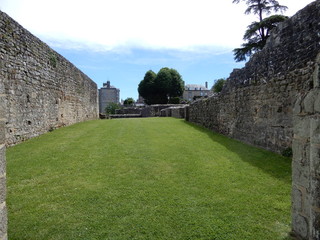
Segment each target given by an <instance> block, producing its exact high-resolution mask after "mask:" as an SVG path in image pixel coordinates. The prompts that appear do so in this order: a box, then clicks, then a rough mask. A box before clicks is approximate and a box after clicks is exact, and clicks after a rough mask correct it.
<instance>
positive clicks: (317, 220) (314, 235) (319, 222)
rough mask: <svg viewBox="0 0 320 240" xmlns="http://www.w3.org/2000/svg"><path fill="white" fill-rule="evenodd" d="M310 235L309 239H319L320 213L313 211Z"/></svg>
mask: <svg viewBox="0 0 320 240" xmlns="http://www.w3.org/2000/svg"><path fill="white" fill-rule="evenodd" d="M311 224H312V226H314V227H312V228H311V237H310V239H320V214H319V213H315V215H314V216H313V219H312V223H311Z"/></svg>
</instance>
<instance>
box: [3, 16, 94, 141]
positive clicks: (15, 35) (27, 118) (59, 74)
mask: <svg viewBox="0 0 320 240" xmlns="http://www.w3.org/2000/svg"><path fill="white" fill-rule="evenodd" d="M0 59H1V61H0V89H1V90H2V91H3V94H5V95H6V97H5V101H6V105H7V109H6V115H5V118H6V144H8V145H11V144H15V143H18V142H21V141H24V140H25V139H28V138H31V137H34V136H37V135H40V134H42V133H45V132H47V131H50V130H52V129H55V128H58V127H61V126H65V125H70V124H73V123H76V122H80V121H85V120H90V119H96V118H98V103H97V85H96V84H95V83H94V82H93V81H92V80H91V79H90V78H89V77H87V76H86V75H85V74H84V73H82V72H81V71H80V70H78V69H77V68H76V67H75V66H74V65H73V64H71V63H70V62H69V61H68V60H66V59H65V58H64V57H62V56H61V55H59V54H58V53H56V52H55V51H53V50H52V49H51V48H50V47H48V46H47V45H46V44H45V43H43V42H42V41H40V40H39V39H38V38H36V37H35V36H33V35H32V34H31V33H29V32H28V31H27V30H25V29H24V28H23V27H21V26H20V25H19V24H18V23H17V22H15V21H14V20H13V19H11V18H10V17H9V16H8V15H6V14H5V13H3V12H0Z"/></svg>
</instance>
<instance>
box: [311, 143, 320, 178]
mask: <svg viewBox="0 0 320 240" xmlns="http://www.w3.org/2000/svg"><path fill="white" fill-rule="evenodd" d="M310 170H311V174H312V177H315V178H318V179H320V145H315V144H311V146H310Z"/></svg>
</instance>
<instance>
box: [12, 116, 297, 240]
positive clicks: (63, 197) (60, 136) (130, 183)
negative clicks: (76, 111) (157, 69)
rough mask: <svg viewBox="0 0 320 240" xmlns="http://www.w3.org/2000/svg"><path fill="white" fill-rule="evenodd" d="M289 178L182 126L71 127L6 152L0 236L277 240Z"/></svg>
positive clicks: (286, 224) (276, 162)
mask: <svg viewBox="0 0 320 240" xmlns="http://www.w3.org/2000/svg"><path fill="white" fill-rule="evenodd" d="M290 172H291V169H290V161H289V159H287V158H283V157H281V156H279V155H276V154H273V153H270V152H267V151H264V150H261V149H257V148H253V147H250V146H247V145H245V144H242V143H239V142H237V141H234V140H230V139H228V138H226V137H224V136H221V135H218V134H214V133H211V132H209V131H207V130H204V129H202V128H199V127H197V126H194V125H192V124H189V123H186V122H184V121H183V120H178V119H173V118H148V119H119V120H99V121H90V122H85V123H80V124H76V125H73V126H70V127H66V128H63V129H59V130H55V131H54V132H51V133H48V134H45V135H42V136H40V137H38V138H35V139H32V140H30V141H27V142H25V143H22V144H19V145H17V146H15V147H12V148H9V149H8V150H7V178H8V199H7V204H8V208H9V239H10V240H46V239H54V240H59V239H61V240H62V239H63V240H68V239H70V240H71V239H72V240H74V239H84V240H89V239H90V240H93V239H97V240H98V239H99V240H100V239H101V240H102V239H110V240H111V239H112V240H113V239H114V240H118V239H130V240H131V239H181V240H186V239H208V240H214V239H216V240H224V239H225V240H231V239H237V240H239V239H241V240H242V239H246V240H250V239H252V240H257V239H264V240H267V239H270V240H277V239H279V240H280V239H281V240H284V239H286V236H287V233H288V232H289V230H290V186H291V179H290V176H291V173H290Z"/></svg>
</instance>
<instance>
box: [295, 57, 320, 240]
mask: <svg viewBox="0 0 320 240" xmlns="http://www.w3.org/2000/svg"><path fill="white" fill-rule="evenodd" d="M319 65H320V54H319V57H318V62H317V67H316V68H315V72H314V75H313V80H314V86H315V87H314V89H312V90H311V91H310V92H308V93H304V94H301V95H299V96H298V98H297V100H296V103H295V105H294V109H293V113H294V139H293V150H294V154H293V162H292V169H293V177H292V179H293V184H292V212H293V214H292V223H293V224H292V225H293V231H294V233H296V235H297V236H298V237H300V238H302V239H312V240H315V239H320V75H319V74H320V73H319Z"/></svg>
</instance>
